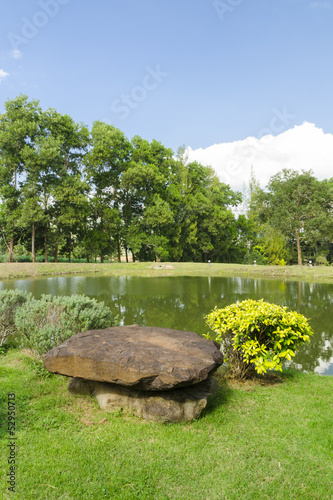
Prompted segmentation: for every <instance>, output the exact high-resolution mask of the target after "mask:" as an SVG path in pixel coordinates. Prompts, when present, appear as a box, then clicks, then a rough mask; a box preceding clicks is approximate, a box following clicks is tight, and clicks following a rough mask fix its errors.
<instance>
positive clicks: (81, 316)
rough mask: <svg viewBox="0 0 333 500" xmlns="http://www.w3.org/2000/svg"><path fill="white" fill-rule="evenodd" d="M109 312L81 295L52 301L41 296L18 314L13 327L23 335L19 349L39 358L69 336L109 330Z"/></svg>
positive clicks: (47, 296) (50, 298) (52, 299)
mask: <svg viewBox="0 0 333 500" xmlns="http://www.w3.org/2000/svg"><path fill="white" fill-rule="evenodd" d="M114 323H115V322H112V317H111V310H110V309H109V308H108V307H107V306H105V305H104V302H97V301H96V300H95V299H90V298H89V297H86V296H84V295H73V296H71V297H66V296H64V297H58V296H57V297H52V296H51V295H42V297H41V298H40V299H38V300H37V299H32V300H31V301H29V302H27V303H26V304H25V305H24V306H22V307H21V308H20V309H18V310H17V312H16V315H15V325H16V327H17V329H18V331H19V333H20V334H21V335H22V346H26V347H29V348H30V349H33V350H36V351H37V352H38V353H39V354H45V353H46V352H47V351H49V350H50V349H52V348H53V347H56V346H58V345H60V344H62V342H64V341H65V340H67V339H68V338H69V337H71V336H72V335H75V334H77V333H80V332H83V331H85V330H91V329H92V330H94V329H98V328H106V327H108V326H112V325H113V324H114Z"/></svg>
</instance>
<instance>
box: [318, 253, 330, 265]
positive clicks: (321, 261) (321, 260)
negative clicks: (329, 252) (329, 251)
mask: <svg viewBox="0 0 333 500" xmlns="http://www.w3.org/2000/svg"><path fill="white" fill-rule="evenodd" d="M316 264H317V266H328V261H327V259H326V257H325V255H318V256H317V257H316Z"/></svg>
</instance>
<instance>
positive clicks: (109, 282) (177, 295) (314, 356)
mask: <svg viewBox="0 0 333 500" xmlns="http://www.w3.org/2000/svg"><path fill="white" fill-rule="evenodd" d="M7 288H20V289H22V290H26V291H30V292H32V294H33V295H34V296H35V297H40V296H41V295H42V294H51V295H73V294H86V295H88V296H90V297H95V298H96V299H97V300H98V301H104V302H105V303H106V304H107V305H108V306H109V307H110V308H111V309H112V311H113V313H114V314H115V315H118V317H119V319H120V321H121V323H122V324H133V323H137V324H139V325H144V326H160V327H168V328H176V329H180V330H188V331H195V332H197V333H199V334H202V333H205V332H206V331H207V327H206V326H205V319H204V316H205V315H206V314H208V313H209V312H210V311H211V310H212V309H213V308H214V307H215V305H217V306H218V307H224V306H226V305H228V304H231V303H232V302H235V301H237V300H239V301H240V300H245V299H248V298H253V299H261V298H263V299H264V300H266V301H268V302H274V303H276V304H279V305H286V306H288V307H289V308H290V309H293V310H296V311H298V312H300V313H301V314H304V315H305V316H306V317H307V318H309V322H310V324H311V326H312V328H313V329H314V331H315V335H314V336H313V337H312V339H311V341H310V343H309V344H308V345H307V346H304V347H302V348H301V349H300V350H299V352H298V353H297V355H296V357H295V358H294V360H293V363H292V366H295V367H298V368H300V369H302V370H304V371H309V372H314V371H316V372H318V373H321V374H326V375H333V349H332V346H333V312H332V298H333V285H331V284H319V283H305V282H292V281H284V280H260V279H249V278H238V277H233V278H216V277H202V278H196V277H163V278H137V277H128V276H121V277H114V276H112V277H110V276H74V277H55V278H43V279H21V280H12V281H3V282H0V289H7Z"/></svg>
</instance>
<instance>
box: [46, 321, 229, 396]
mask: <svg viewBox="0 0 333 500" xmlns="http://www.w3.org/2000/svg"><path fill="white" fill-rule="evenodd" d="M222 363H223V356H222V354H221V352H220V350H219V344H218V343H217V342H213V341H212V340H207V339H205V338H203V337H200V335H198V334H197V333H193V332H184V331H180V330H171V329H169V328H155V327H142V326H137V325H132V326H120V327H112V328H106V329H104V330H90V331H87V332H83V333H79V334H77V335H74V336H73V337H71V338H69V339H68V340H66V342H64V343H63V344H61V345H60V346H59V347H55V348H54V349H52V350H51V351H49V352H48V353H47V354H46V355H45V358H44V366H45V368H46V369H47V370H48V371H50V372H52V373H60V374H61V375H68V376H70V377H78V378H83V379H86V380H96V381H99V382H110V383H113V384H119V385H124V386H133V387H134V388H135V389H137V390H157V391H161V390H168V389H174V388H176V387H183V386H188V385H193V384H197V383H199V382H201V381H203V380H206V379H207V378H208V377H209V376H210V375H211V374H212V373H213V372H214V371H215V370H216V369H217V368H218V367H219V366H220V365H221V364H222Z"/></svg>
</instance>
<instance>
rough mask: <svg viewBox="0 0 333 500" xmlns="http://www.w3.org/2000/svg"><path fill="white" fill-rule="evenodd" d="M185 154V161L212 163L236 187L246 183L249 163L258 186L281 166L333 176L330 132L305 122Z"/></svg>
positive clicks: (321, 176)
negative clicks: (259, 136)
mask: <svg viewBox="0 0 333 500" xmlns="http://www.w3.org/2000/svg"><path fill="white" fill-rule="evenodd" d="M188 155H189V157H188V159H189V161H198V162H200V163H202V164H204V165H210V166H212V167H213V168H214V170H215V171H216V173H217V175H218V176H219V177H220V179H221V180H222V181H223V182H225V183H226V184H229V185H230V186H231V188H232V189H238V190H242V189H243V186H244V183H245V184H246V185H248V181H249V177H250V172H251V166H252V167H253V168H254V173H255V176H256V178H257V179H258V181H259V182H260V185H261V187H265V186H266V185H267V182H268V180H269V178H270V177H271V176H272V175H275V174H276V173H277V172H279V171H281V170H282V169H284V168H287V169H294V170H298V171H301V170H312V171H313V174H314V175H315V176H316V177H317V178H318V179H319V180H322V179H328V178H331V177H333V134H325V133H324V131H323V130H322V129H321V128H319V127H316V125H315V124H313V123H308V122H304V123H303V124H302V125H299V126H295V127H294V128H291V129H289V130H287V131H285V132H283V133H281V134H279V135H276V136H273V135H266V136H264V137H262V138H261V139H258V138H256V137H248V138H247V139H244V140H241V141H235V142H231V143H221V144H214V145H212V146H210V147H208V148H205V149H202V148H199V149H195V150H193V149H191V148H188Z"/></svg>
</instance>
